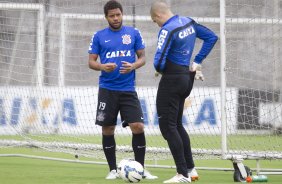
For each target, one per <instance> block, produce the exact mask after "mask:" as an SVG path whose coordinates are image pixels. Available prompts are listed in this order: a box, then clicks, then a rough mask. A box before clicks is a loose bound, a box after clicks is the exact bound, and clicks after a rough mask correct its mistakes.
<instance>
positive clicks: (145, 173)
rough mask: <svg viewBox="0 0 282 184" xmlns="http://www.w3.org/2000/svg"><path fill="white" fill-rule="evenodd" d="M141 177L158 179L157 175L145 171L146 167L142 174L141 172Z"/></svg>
mask: <svg viewBox="0 0 282 184" xmlns="http://www.w3.org/2000/svg"><path fill="white" fill-rule="evenodd" d="M143 178H144V179H147V180H155V179H158V177H157V176H154V175H152V174H151V173H150V172H149V171H147V170H146V169H144V174H143Z"/></svg>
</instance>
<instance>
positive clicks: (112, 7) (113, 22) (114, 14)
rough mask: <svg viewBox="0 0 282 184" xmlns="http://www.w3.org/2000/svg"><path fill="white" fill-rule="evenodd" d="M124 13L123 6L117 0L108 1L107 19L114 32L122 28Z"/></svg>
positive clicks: (105, 11)
mask: <svg viewBox="0 0 282 184" xmlns="http://www.w3.org/2000/svg"><path fill="white" fill-rule="evenodd" d="M122 13H123V10H122V5H121V4H120V3H119V2H117V1H115V0H110V1H108V2H107V3H106V4H105V6H104V14H105V17H106V19H107V21H108V23H109V26H110V27H111V28H112V29H114V30H118V29H120V28H121V26H122Z"/></svg>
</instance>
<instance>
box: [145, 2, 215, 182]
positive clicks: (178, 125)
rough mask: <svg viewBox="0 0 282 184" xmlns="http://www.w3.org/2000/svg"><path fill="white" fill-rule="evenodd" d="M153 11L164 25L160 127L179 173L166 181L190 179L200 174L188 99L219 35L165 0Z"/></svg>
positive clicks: (159, 59)
mask: <svg viewBox="0 0 282 184" xmlns="http://www.w3.org/2000/svg"><path fill="white" fill-rule="evenodd" d="M150 13H151V18H152V20H153V22H155V23H156V24H158V26H160V27H161V29H160V31H159V35H158V44H157V51H156V53H155V58H154V67H155V70H156V71H157V72H158V73H159V74H162V77H161V80H160V83H159V86H158V92H157V99H156V104H157V114H158V117H159V127H160V131H161V133H162V135H163V137H164V139H165V140H166V141H167V143H168V146H169V149H170V151H171V153H172V156H173V159H174V161H175V165H176V170H177V174H176V176H174V177H172V178H171V179H169V180H166V181H164V183H189V182H191V180H197V179H198V178H199V176H198V173H197V171H196V170H195V168H194V167H195V165H194V161H193V157H192V151H191V145H190V138H189V136H188V134H187V132H186V130H185V129H184V127H183V125H182V116H183V109H184V102H185V99H186V98H187V97H188V96H189V94H190V93H191V90H192V87H193V83H194V79H195V78H197V79H201V80H204V78H203V74H202V73H201V63H202V61H203V60H204V59H205V58H206V57H207V55H208V54H209V53H210V51H211V50H212V48H213V47H214V45H215V43H216V41H217V39H218V37H217V36H216V35H215V34H214V33H213V32H212V31H211V30H209V29H208V28H206V27H204V26H202V25H200V24H198V23H196V22H195V21H194V20H193V19H191V18H189V17H182V16H178V15H174V14H173V13H172V12H171V10H170V8H169V7H168V5H167V4H166V3H165V2H161V1H158V2H155V3H153V4H152V7H151V12H150ZM196 38H199V39H201V40H203V45H202V47H201V49H200V51H199V53H198V54H197V55H196V56H195V58H194V61H193V62H192V63H190V60H191V57H192V53H193V50H194V46H195V41H196Z"/></svg>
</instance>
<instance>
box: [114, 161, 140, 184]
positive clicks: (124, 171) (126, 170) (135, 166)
mask: <svg viewBox="0 0 282 184" xmlns="http://www.w3.org/2000/svg"><path fill="white" fill-rule="evenodd" d="M117 172H118V174H119V176H120V177H121V178H122V179H123V180H124V181H127V182H130V183H137V182H139V181H140V180H141V179H142V177H143V174H144V168H143V166H142V165H141V164H140V163H139V162H137V161H134V160H130V159H123V160H121V161H120V163H119V164H118V167H117Z"/></svg>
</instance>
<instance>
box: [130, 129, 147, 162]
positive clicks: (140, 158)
mask: <svg viewBox="0 0 282 184" xmlns="http://www.w3.org/2000/svg"><path fill="white" fill-rule="evenodd" d="M132 148H133V152H134V156H135V160H136V161H137V162H139V163H140V164H141V165H142V166H143V167H144V160H145V152H146V139H145V134H144V132H143V133H141V134H132Z"/></svg>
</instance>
